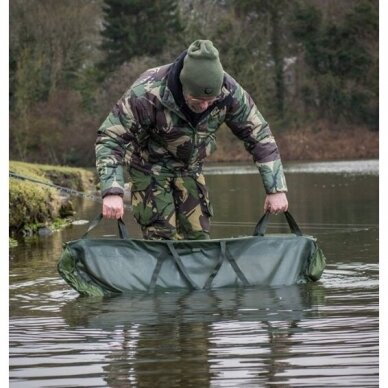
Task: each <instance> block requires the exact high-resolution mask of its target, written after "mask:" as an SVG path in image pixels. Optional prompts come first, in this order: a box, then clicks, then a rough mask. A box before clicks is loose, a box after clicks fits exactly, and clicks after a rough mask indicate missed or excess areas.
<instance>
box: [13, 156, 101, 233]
mask: <svg viewBox="0 0 388 388" xmlns="http://www.w3.org/2000/svg"><path fill="white" fill-rule="evenodd" d="M9 168H10V171H12V172H13V173H15V174H17V175H20V176H24V177H29V178H31V179H34V180H38V181H41V182H45V183H48V184H55V185H60V186H63V187H67V188H71V189H75V190H79V191H87V190H94V189H95V184H94V183H95V178H94V174H93V172H91V171H88V170H86V169H82V168H74V167H61V166H50V165H40V164H30V163H24V162H15V161H11V162H10V165H9ZM73 210H74V209H73V208H72V204H71V201H70V200H69V199H68V198H65V197H61V196H60V193H59V191H58V190H56V189H54V188H50V187H47V186H44V185H40V184H37V183H34V182H31V181H28V180H20V179H16V178H11V177H10V181H9V231H10V235H11V236H13V237H16V236H20V235H31V234H35V233H48V232H50V231H52V230H56V229H59V228H61V227H63V226H64V225H66V224H67V221H66V220H67V219H68V217H69V216H70V215H71V214H72V213H73Z"/></svg>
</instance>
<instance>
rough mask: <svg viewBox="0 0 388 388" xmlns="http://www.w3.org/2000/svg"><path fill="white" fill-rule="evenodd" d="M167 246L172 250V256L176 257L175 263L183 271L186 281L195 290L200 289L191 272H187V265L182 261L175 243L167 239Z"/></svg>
mask: <svg viewBox="0 0 388 388" xmlns="http://www.w3.org/2000/svg"><path fill="white" fill-rule="evenodd" d="M167 246H168V248H169V250H170V253H171V255H172V257H173V258H174V261H175V264H176V266H177V267H178V270H179V272H180V273H181V275H182V277H183V279H185V281H186V283H187V284H188V285H189V286H190V288H192V289H193V290H199V289H200V287H198V286H197V284H196V283H195V282H194V280H193V279H191V277H190V275H189V273H188V272H187V270H186V268H185V266H184V265H183V263H182V260H181V258H180V256H179V254H178V252H177V251H176V249H175V247H174V244H173V243H172V242H171V241H167Z"/></svg>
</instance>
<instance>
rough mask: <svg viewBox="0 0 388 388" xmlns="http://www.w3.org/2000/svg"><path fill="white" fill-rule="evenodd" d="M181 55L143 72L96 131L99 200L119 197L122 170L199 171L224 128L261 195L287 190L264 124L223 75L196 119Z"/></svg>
mask: <svg viewBox="0 0 388 388" xmlns="http://www.w3.org/2000/svg"><path fill="white" fill-rule="evenodd" d="M184 56H185V52H184V53H182V54H181V55H180V56H179V57H178V59H177V60H176V61H175V62H174V63H172V64H168V65H164V66H161V67H157V68H153V69H149V70H147V71H146V72H144V73H143V74H142V75H141V76H140V77H139V78H138V79H137V80H136V81H135V82H134V84H133V85H132V86H131V87H130V89H129V90H128V91H127V92H126V93H125V94H124V95H123V97H122V98H121V99H120V100H119V101H118V102H117V104H116V105H115V106H114V108H113V110H112V111H111V112H110V114H109V115H108V117H107V118H106V120H105V121H104V122H103V124H102V125H101V127H100V128H99V129H98V137H97V140H96V166H97V171H98V173H99V177H100V182H101V191H102V196H103V197H104V196H105V195H107V194H119V195H122V194H123V188H124V177H123V166H124V165H128V166H130V167H133V168H136V169H138V170H141V171H146V172H150V173H152V174H173V175H174V174H175V175H177V174H191V173H193V174H194V173H197V172H200V170H201V168H202V162H203V160H204V159H205V158H206V157H207V156H209V155H210V154H211V153H212V152H213V151H214V150H215V148H216V132H217V130H218V129H219V127H220V126H221V124H222V123H225V124H226V125H227V126H228V127H229V128H230V129H231V130H232V132H233V133H234V135H236V136H237V138H239V139H240V140H242V141H243V142H244V145H245V148H246V149H247V151H248V152H249V153H250V154H251V155H252V157H253V161H254V162H255V164H256V165H257V167H258V169H259V172H260V174H261V177H262V180H263V184H264V188H265V191H266V192H267V193H275V192H279V191H287V186H286V181H285V177H284V174H283V167H282V163H281V160H280V156H279V153H278V148H277V146H276V143H275V140H274V138H273V136H272V133H271V131H270V128H269V126H268V124H267V122H266V121H265V120H264V119H263V117H262V115H261V114H260V112H259V111H258V109H257V107H256V105H255V104H254V102H253V100H252V98H251V97H250V96H249V95H248V93H247V92H246V91H245V90H244V89H243V88H242V87H241V86H240V85H239V84H238V83H237V82H236V81H235V80H234V79H233V78H232V77H231V76H230V75H229V74H227V73H225V76H224V83H223V87H222V92H221V96H220V98H219V99H217V101H216V102H215V103H214V104H213V105H212V106H210V107H209V108H208V109H207V110H206V111H205V112H203V113H201V114H194V113H193V112H191V111H190V110H189V109H188V107H187V105H186V103H185V101H184V98H183V95H182V89H181V85H180V82H179V72H180V70H181V68H182V64H183V58H184Z"/></svg>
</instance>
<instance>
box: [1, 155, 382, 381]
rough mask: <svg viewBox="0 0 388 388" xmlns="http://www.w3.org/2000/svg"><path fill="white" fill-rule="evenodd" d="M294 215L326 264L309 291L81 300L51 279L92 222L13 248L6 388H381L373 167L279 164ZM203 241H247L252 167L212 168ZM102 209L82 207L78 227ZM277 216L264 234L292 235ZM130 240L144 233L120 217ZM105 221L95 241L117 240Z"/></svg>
mask: <svg viewBox="0 0 388 388" xmlns="http://www.w3.org/2000/svg"><path fill="white" fill-rule="evenodd" d="M286 177H287V182H288V186H289V194H288V199H289V203H290V212H291V213H292V215H293V216H294V217H295V219H296V221H297V222H298V224H299V226H300V228H301V229H302V231H303V232H304V233H305V234H310V235H313V236H315V237H317V238H318V242H319V244H320V246H321V248H322V249H323V251H324V252H325V255H326V257H327V259H328V264H327V268H326V270H325V272H324V274H323V276H322V279H321V280H320V281H319V282H317V283H311V284H307V285H298V286H289V287H278V288H259V287H258V288H248V289H219V290H213V291H208V292H204V291H191V292H165V293H158V294H156V295H145V294H134V295H129V296H128V295H127V296H120V297H117V298H109V299H103V300H101V299H98V298H83V297H79V296H78V294H77V292H75V291H74V290H72V289H70V288H69V287H68V286H67V285H66V284H65V282H64V281H63V280H62V279H61V278H60V277H59V276H58V274H57V271H56V264H57V260H58V257H59V256H60V253H61V249H62V244H63V242H65V241H68V240H71V239H76V238H79V237H80V236H81V234H82V233H83V232H84V231H85V230H86V228H87V225H80V226H75V225H73V226H70V227H68V228H66V229H64V230H63V231H61V232H56V233H54V234H52V235H51V236H46V237H36V238H30V239H26V240H25V241H22V242H19V246H18V247H16V248H13V249H11V251H10V265H9V268H10V278H9V288H10V291H9V296H10V322H9V338H10V342H9V346H10V359H9V363H10V371H9V376H10V386H11V387H26V388H33V387H264V386H270V385H277V386H281V387H302V386H303V387H329V386H330V387H331V386H333V387H334V386H335V387H373V386H374V387H377V386H378V384H379V282H378V279H379V243H378V237H379V226H378V223H379V219H378V214H379V212H378V193H379V178H378V163H377V161H363V162H335V163H294V164H293V163H290V164H286ZM207 182H208V185H209V189H210V193H211V201H212V202H213V206H214V210H215V217H214V219H213V224H212V237H214V238H217V237H231V236H240V235H249V234H251V233H252V232H253V229H254V226H255V224H256V222H257V220H258V219H259V218H260V216H261V215H262V206H263V201H264V193H263V189H262V185H261V182H260V177H259V175H258V174H257V173H256V172H255V170H254V169H252V168H251V167H244V166H226V167H225V166H223V167H222V168H221V167H220V166H214V167H210V168H208V170H207ZM98 211H99V205H98V204H96V203H93V202H90V201H86V200H85V201H79V202H77V215H76V218H77V219H91V218H93V217H94V216H95V215H96V214H97V212H98ZM283 218H284V217H283V216H282V215H278V216H273V217H272V218H271V224H270V228H269V230H268V232H269V233H272V232H283V231H287V227H286V226H285V224H284V220H283ZM125 221H126V224H127V227H128V229H129V231H130V234H131V235H132V236H134V237H140V234H139V230H138V228H137V226H136V225H135V223H134V222H133V220H132V218H131V215H130V214H129V212H127V214H126V216H125ZM115 229H116V225H115V223H114V222H113V221H108V220H106V221H104V222H103V224H102V225H101V227H99V229H98V230H97V232H96V233H101V234H111V233H115V232H116V230H115Z"/></svg>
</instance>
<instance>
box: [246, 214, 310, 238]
mask: <svg viewBox="0 0 388 388" xmlns="http://www.w3.org/2000/svg"><path fill="white" fill-rule="evenodd" d="M283 214H284V216H285V217H286V220H287V223H288V226H289V227H290V230H291V232H292V233H294V234H296V235H297V236H303V233H302V231H301V230H300V228H299V226H298V224H297V223H296V221H295V220H294V217H292V215H291V213H290V212H288V211H287V212H284V213H283ZM269 216H270V213H269V212H266V213H265V214H264V215H263V216H262V217H261V218H260V220H259V222H258V223H257V225H256V227H255V231H254V232H253V235H254V236H264V234H265V232H266V230H267V225H268V220H269Z"/></svg>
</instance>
